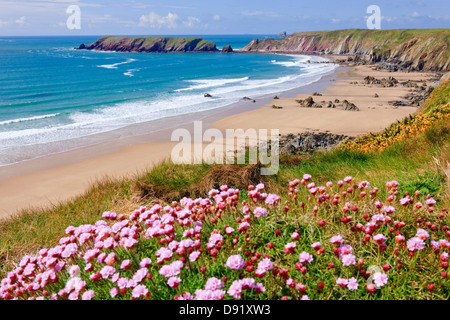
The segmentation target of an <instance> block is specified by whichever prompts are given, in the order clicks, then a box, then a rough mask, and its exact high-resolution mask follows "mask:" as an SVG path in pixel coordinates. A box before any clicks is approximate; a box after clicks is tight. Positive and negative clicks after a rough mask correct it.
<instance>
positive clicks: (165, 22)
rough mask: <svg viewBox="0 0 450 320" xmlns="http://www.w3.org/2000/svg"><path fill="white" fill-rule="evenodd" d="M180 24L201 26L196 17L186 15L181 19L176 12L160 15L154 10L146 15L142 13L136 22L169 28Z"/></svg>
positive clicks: (143, 25) (144, 25)
mask: <svg viewBox="0 0 450 320" xmlns="http://www.w3.org/2000/svg"><path fill="white" fill-rule="evenodd" d="M180 25H183V26H184V27H186V28H195V27H199V26H201V22H200V19H199V18H197V17H188V18H187V19H186V20H182V19H181V18H180V17H179V16H178V15H177V14H176V13H171V12H169V13H168V14H167V16H160V15H159V14H157V13H156V12H150V13H149V14H148V15H142V16H141V17H140V18H139V24H138V26H140V27H150V28H169V29H176V28H178V27H179V26H180Z"/></svg>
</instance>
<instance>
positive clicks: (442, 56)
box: [241, 29, 450, 71]
mask: <svg viewBox="0 0 450 320" xmlns="http://www.w3.org/2000/svg"><path fill="white" fill-rule="evenodd" d="M241 51H244V52H278V53H305V54H308V53H319V54H337V55H339V54H345V55H355V56H358V59H361V60H362V61H365V62H369V63H383V64H395V65H397V66H399V67H401V68H403V69H407V70H411V71H413V70H424V71H449V70H450V29H408V30H364V29H348V30H337V31H318V32H302V33H294V34H292V35H290V36H287V37H285V38H283V39H264V40H258V39H256V40H253V41H252V42H250V43H249V44H248V45H247V46H245V47H244V48H243V49H242V50H241Z"/></svg>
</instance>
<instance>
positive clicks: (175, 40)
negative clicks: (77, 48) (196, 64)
mask: <svg viewBox="0 0 450 320" xmlns="http://www.w3.org/2000/svg"><path fill="white" fill-rule="evenodd" d="M86 49H95V50H114V51H131V52H178V51H194V52H195V51H215V50H217V49H216V45H215V43H214V42H213V41H207V40H204V39H202V38H199V37H157V36H153V37H116V36H107V37H102V38H100V39H98V40H97V41H95V42H94V43H92V44H90V45H88V46H86Z"/></svg>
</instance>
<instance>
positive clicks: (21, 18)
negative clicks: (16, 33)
mask: <svg viewBox="0 0 450 320" xmlns="http://www.w3.org/2000/svg"><path fill="white" fill-rule="evenodd" d="M25 19H26V18H25V16H21V17H20V18H19V19H17V20H16V21H15V22H16V23H17V24H18V25H19V26H23V25H24V24H25Z"/></svg>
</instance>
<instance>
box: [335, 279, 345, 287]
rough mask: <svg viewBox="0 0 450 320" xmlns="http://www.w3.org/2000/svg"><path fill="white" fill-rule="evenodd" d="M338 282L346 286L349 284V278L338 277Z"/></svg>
mask: <svg viewBox="0 0 450 320" xmlns="http://www.w3.org/2000/svg"><path fill="white" fill-rule="evenodd" d="M336 284H338V285H339V286H341V287H342V288H345V287H346V286H347V285H348V280H347V279H343V278H338V279H337V280H336Z"/></svg>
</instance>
